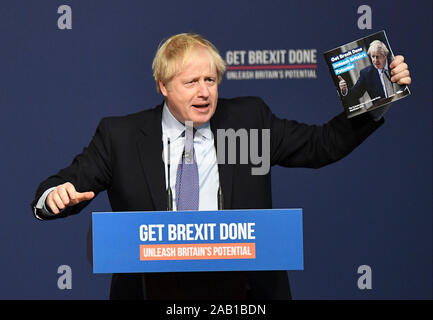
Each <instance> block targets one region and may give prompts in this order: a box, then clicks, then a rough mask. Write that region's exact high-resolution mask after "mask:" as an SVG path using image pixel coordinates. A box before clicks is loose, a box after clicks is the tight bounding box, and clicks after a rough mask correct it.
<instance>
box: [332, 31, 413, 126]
mask: <svg viewBox="0 0 433 320" xmlns="http://www.w3.org/2000/svg"><path fill="white" fill-rule="evenodd" d="M324 56H325V60H326V63H327V65H328V68H329V71H330V73H331V77H332V81H333V82H334V85H335V87H336V88H337V92H338V95H339V97H340V99H341V102H342V104H343V107H344V110H345V112H346V115H347V117H348V118H351V117H354V116H357V115H359V114H362V113H364V112H368V111H371V110H375V109H378V108H383V107H384V106H385V105H388V104H390V103H391V102H394V101H396V100H399V99H401V98H403V97H406V96H408V95H410V91H409V88H408V87H407V86H406V85H405V86H401V85H399V84H397V83H394V82H392V81H391V73H390V68H389V65H390V64H391V62H392V60H394V54H393V53H392V50H391V46H390V45H389V42H388V39H387V37H386V34H385V31H380V32H377V33H374V34H372V35H369V36H367V37H365V38H362V39H359V40H356V41H353V42H350V43H347V44H345V45H342V46H340V47H337V48H335V49H332V50H329V51H327V52H325V53H324Z"/></svg>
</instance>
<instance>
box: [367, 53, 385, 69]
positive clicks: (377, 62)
mask: <svg viewBox="0 0 433 320" xmlns="http://www.w3.org/2000/svg"><path fill="white" fill-rule="evenodd" d="M371 61H372V62H373V65H374V67H375V68H376V69H383V68H385V64H386V56H385V55H383V54H382V53H381V52H372V53H371Z"/></svg>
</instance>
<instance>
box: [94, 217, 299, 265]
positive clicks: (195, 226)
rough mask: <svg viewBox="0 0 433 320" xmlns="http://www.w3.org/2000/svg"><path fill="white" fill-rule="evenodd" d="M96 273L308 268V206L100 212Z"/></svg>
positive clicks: (96, 235) (96, 236)
mask: <svg viewBox="0 0 433 320" xmlns="http://www.w3.org/2000/svg"><path fill="white" fill-rule="evenodd" d="M92 226H93V271H94V273H133V272H192V271H241V270H243V271H247V270H302V269H303V268H304V263H303V241H302V209H269V210H222V211H164V212H149V211H146V212H94V213H93V215H92Z"/></svg>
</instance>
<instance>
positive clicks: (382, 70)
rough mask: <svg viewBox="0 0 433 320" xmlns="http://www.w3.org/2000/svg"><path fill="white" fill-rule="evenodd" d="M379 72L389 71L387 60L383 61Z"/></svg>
mask: <svg viewBox="0 0 433 320" xmlns="http://www.w3.org/2000/svg"><path fill="white" fill-rule="evenodd" d="M380 71H381V72H385V71H387V72H388V73H389V68H388V60H387V61H386V63H385V67H384V68H383V69H380Z"/></svg>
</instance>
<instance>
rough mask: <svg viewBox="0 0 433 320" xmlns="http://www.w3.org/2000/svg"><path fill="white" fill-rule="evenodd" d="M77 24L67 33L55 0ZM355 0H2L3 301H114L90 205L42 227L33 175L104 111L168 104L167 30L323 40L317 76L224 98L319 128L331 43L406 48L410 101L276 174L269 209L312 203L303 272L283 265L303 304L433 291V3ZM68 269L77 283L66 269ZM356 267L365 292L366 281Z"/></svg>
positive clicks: (299, 42)
mask: <svg viewBox="0 0 433 320" xmlns="http://www.w3.org/2000/svg"><path fill="white" fill-rule="evenodd" d="M64 4H65V5H68V6H70V8H71V9H72V29H64V30H62V29H59V27H58V19H59V18H60V17H61V15H62V14H59V13H57V9H58V8H59V6H61V5H64ZM362 4H366V3H365V2H361V1H354V0H352V1H321V2H319V1H303V2H300V1H299V2H298V1H276V0H272V1H263V0H262V1H252V0H248V1H225V0H224V1H218V2H204V1H189V0H185V1H181V2H179V1H171V0H170V1H164V2H155V1H154V2H148V1H139V0H130V1H120V0H119V1H114V0H113V1H111V0H93V1H84V0H63V1H55V0H46V1H23V0H21V1H11V0H3V1H2V2H1V4H0V35H1V38H0V39H1V42H2V44H1V50H0V105H1V111H2V116H1V119H2V121H1V123H2V125H1V126H0V150H2V156H1V160H0V161H1V166H0V172H1V175H0V176H1V179H0V181H1V182H0V183H1V195H2V196H1V199H2V211H3V212H2V219H1V224H0V239H1V241H0V245H1V248H0V252H1V258H0V259H1V260H0V261H1V262H0V277H1V280H0V283H1V285H0V298H1V299H106V298H108V293H109V285H110V276H109V275H94V274H93V273H92V267H91V264H90V262H89V260H88V258H87V249H86V246H87V245H86V243H87V232H88V230H89V226H90V221H91V214H90V213H91V212H92V211H110V206H109V203H108V200H107V197H106V194H105V193H104V194H100V195H99V196H98V198H97V199H95V200H94V201H93V202H92V203H91V204H90V205H89V206H88V207H87V208H86V209H85V210H84V211H83V212H82V213H81V214H79V215H76V216H74V217H70V218H68V219H60V220H56V221H47V222H41V221H37V220H36V219H34V218H33V214H32V212H31V210H30V206H29V204H30V202H31V200H32V198H33V196H34V192H35V190H36V187H37V186H38V184H39V182H40V181H42V180H43V179H45V178H46V177H47V176H48V175H50V174H52V173H54V172H57V171H58V170H59V169H60V168H62V167H64V166H66V165H68V164H69V163H70V162H71V160H72V158H73V156H74V155H76V154H77V153H79V152H80V151H81V150H82V148H83V147H84V146H86V145H87V144H88V142H89V141H90V138H91V137H92V135H93V133H94V130H95V128H96V125H97V124H98V122H99V120H100V119H101V118H102V117H105V116H110V115H124V114H128V113H132V112H136V111H139V110H142V109H147V108H150V107H153V106H154V105H156V104H158V103H160V102H161V101H162V97H161V96H160V95H158V94H157V92H156V90H155V85H154V81H153V78H152V73H151V62H152V59H153V55H154V53H155V51H156V48H157V46H158V44H159V42H160V41H161V40H162V39H164V38H167V37H169V36H170V35H172V34H175V33H180V32H190V31H191V32H197V33H201V34H203V35H205V36H206V37H207V38H208V39H210V40H211V41H212V42H213V43H214V44H215V45H216V46H217V47H218V49H219V50H220V52H221V54H222V55H223V57H225V55H226V52H227V51H232V50H262V49H286V50H289V49H316V50H317V70H316V74H317V78H315V79H266V80H228V79H224V80H223V82H222V84H221V86H220V96H222V97H234V96H241V95H257V96H260V97H262V98H263V99H264V100H265V101H266V102H267V103H268V105H269V106H270V107H271V109H272V110H273V112H274V113H275V114H277V115H278V116H280V117H285V118H289V119H295V120H298V121H302V122H307V123H316V124H320V123H323V122H326V121H327V120H328V119H330V118H331V117H332V116H334V115H336V114H337V113H339V112H341V111H342V106H341V104H340V101H339V99H338V96H337V93H336V90H335V87H334V85H333V83H332V81H331V78H330V75H329V73H328V69H327V67H326V63H325V61H324V59H323V56H322V53H323V52H325V51H327V50H329V49H332V48H335V47H337V46H339V45H342V44H344V43H347V42H350V41H353V40H355V39H358V38H361V37H364V36H367V35H369V34H371V33H373V32H377V31H380V30H383V29H385V30H386V32H387V36H388V39H389V41H390V44H391V46H392V49H393V51H394V53H396V54H403V55H404V56H405V58H406V60H407V61H408V64H409V67H410V71H411V74H412V78H413V84H412V85H411V91H412V95H411V96H410V97H408V98H405V99H403V100H401V101H399V102H397V103H395V104H394V106H393V107H392V108H391V110H390V111H389V112H388V113H387V114H386V123H385V125H384V126H382V127H381V128H380V129H379V130H378V131H377V132H375V133H374V134H373V136H371V137H370V138H369V139H367V141H365V142H364V143H363V144H362V145H361V146H360V147H359V148H357V149H356V150H355V151H354V152H353V153H351V154H350V155H349V156H348V157H346V158H345V159H343V160H341V161H339V162H337V163H335V164H332V165H329V166H327V167H325V168H322V169H319V170H312V169H284V168H280V167H275V168H273V171H272V177H273V184H272V186H273V199H274V207H276V208H297V207H302V208H304V250H305V252H304V257H305V264H304V265H305V270H304V271H293V272H290V273H289V275H290V279H291V286H292V295H293V297H294V298H295V299H431V298H432V81H431V71H432V63H431V59H432V31H431V30H432V3H431V1H416V2H414V3H410V2H407V1H402V0H393V1H385V0H382V1H380V2H376V1H375V2H374V3H373V2H371V3H369V4H368V3H367V4H368V5H369V6H370V8H371V13H372V15H371V17H372V29H364V30H361V29H359V28H358V19H359V17H360V16H361V14H358V13H357V10H358V7H359V6H361V5H362ZM60 265H68V266H70V267H71V269H72V289H70V290H60V289H59V288H58V287H57V280H58V277H59V276H60V275H59V274H57V268H58V267H59V266H60ZM360 265H368V266H370V267H371V270H372V289H370V290H360V289H359V288H358V286H357V281H358V278H359V277H360V276H361V275H360V274H358V273H357V270H358V267H359V266H360Z"/></svg>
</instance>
